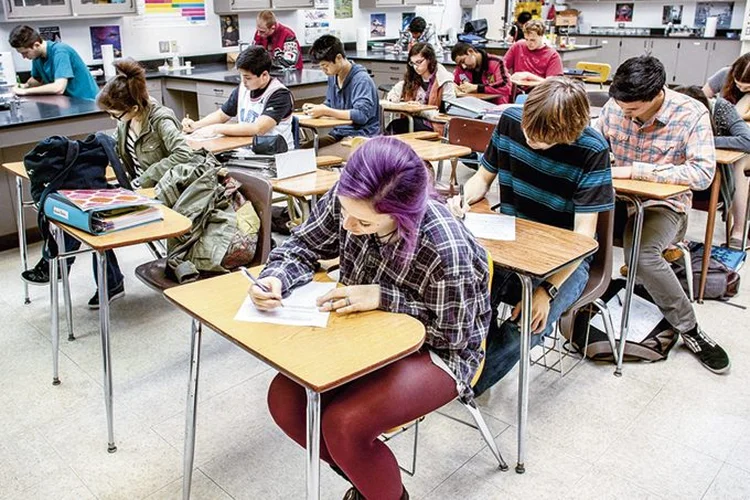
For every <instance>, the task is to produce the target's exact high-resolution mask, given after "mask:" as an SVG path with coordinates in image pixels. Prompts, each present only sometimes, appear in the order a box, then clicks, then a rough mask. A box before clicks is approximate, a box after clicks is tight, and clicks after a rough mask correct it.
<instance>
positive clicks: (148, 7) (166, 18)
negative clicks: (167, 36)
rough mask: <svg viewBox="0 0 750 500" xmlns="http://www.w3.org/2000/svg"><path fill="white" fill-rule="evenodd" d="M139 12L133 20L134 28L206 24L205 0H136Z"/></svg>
mask: <svg viewBox="0 0 750 500" xmlns="http://www.w3.org/2000/svg"><path fill="white" fill-rule="evenodd" d="M135 2H136V4H135V5H136V12H137V13H138V15H137V16H135V17H134V18H133V19H132V21H131V26H133V27H134V28H157V29H161V28H166V27H171V26H174V27H186V26H206V25H207V24H208V22H207V21H206V3H205V0H190V3H185V2H181V1H180V0H135Z"/></svg>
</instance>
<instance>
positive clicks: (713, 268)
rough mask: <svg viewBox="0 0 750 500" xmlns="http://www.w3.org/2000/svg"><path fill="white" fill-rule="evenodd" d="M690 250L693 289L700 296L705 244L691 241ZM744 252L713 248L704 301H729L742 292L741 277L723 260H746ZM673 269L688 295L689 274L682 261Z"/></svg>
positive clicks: (673, 265) (675, 264) (674, 265)
mask: <svg viewBox="0 0 750 500" xmlns="http://www.w3.org/2000/svg"><path fill="white" fill-rule="evenodd" d="M688 248H689V249H690V261H691V264H692V267H693V289H694V293H695V294H696V296H697V294H698V286H699V284H700V279H701V268H702V267H703V243H698V242H695V241H691V242H690V243H689V244H688ZM744 254H745V253H744V252H742V251H741V250H733V249H728V248H716V247H712V248H711V258H710V259H709V261H708V273H707V275H706V289H705V291H704V293H703V298H704V299H716V300H724V301H726V300H729V299H730V298H732V297H734V296H735V295H737V293H738V292H739V291H740V275H739V274H737V272H735V271H734V270H733V269H731V268H730V267H729V266H727V265H726V264H724V262H722V260H726V261H733V260H735V261H736V260H737V259H736V257H737V256H738V255H739V256H740V259H743V258H744ZM672 269H673V270H674V273H675V274H676V275H677V279H679V280H680V284H681V285H682V288H683V289H684V290H685V292H686V293H687V290H688V286H687V273H686V272H685V266H684V265H683V263H682V259H679V260H677V262H674V263H673V264H672Z"/></svg>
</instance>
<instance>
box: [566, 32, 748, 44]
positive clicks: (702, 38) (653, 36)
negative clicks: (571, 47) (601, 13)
mask: <svg viewBox="0 0 750 500" xmlns="http://www.w3.org/2000/svg"><path fill="white" fill-rule="evenodd" d="M570 36H571V37H584V36H590V37H592V38H666V39H669V40H729V41H734V42H739V41H740V39H739V38H727V37H725V36H713V37H702V36H665V35H594V34H591V33H589V34H586V35H582V34H580V33H578V34H572V33H571V35H570Z"/></svg>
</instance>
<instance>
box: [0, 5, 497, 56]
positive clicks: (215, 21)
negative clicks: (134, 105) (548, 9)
mask: <svg viewBox="0 0 750 500" xmlns="http://www.w3.org/2000/svg"><path fill="white" fill-rule="evenodd" d="M439 1H442V5H435V6H416V7H398V8H389V9H377V10H372V9H360V8H359V2H358V0H353V17H352V18H351V19H333V0H330V7H329V17H330V19H331V29H332V30H336V31H338V33H339V36H340V37H341V38H342V39H343V40H344V41H346V42H353V41H355V40H356V32H357V27H358V26H368V25H369V23H370V14H371V13H377V12H384V13H385V14H386V37H397V36H398V33H399V29H400V26H401V13H402V12H416V14H417V15H419V16H422V17H424V18H425V19H427V20H428V22H432V23H434V24H435V25H436V26H437V28H438V30H439V32H440V33H445V31H446V30H447V29H448V28H449V27H451V26H453V27H455V28H456V29H457V30H459V32H460V29H459V24H460V19H461V7H460V4H459V0H439ZM504 6H505V0H495V3H494V4H492V5H481V6H477V7H474V15H473V16H472V17H473V18H477V17H486V18H487V20H488V22H489V35H488V36H490V37H491V38H492V37H495V38H497V37H499V36H500V33H501V29H502V21H501V17H502V15H503V11H504ZM255 16H256V14H255V13H244V14H240V17H239V20H240V38H241V40H243V41H244V40H247V41H251V40H252V37H253V34H254V33H255ZM206 17H207V24H206V25H202V26H201V25H198V26H184V27H163V28H160V29H159V30H158V34H156V33H154V31H155V30H154V27H153V26H151V27H140V26H138V25H137V24H138V23H137V22H134V18H133V17H119V18H99V19H89V20H60V21H37V22H33V23H30V24H32V25H33V26H36V27H40V26H59V27H60V34H61V36H62V39H63V41H64V42H65V43H68V44H70V45H71V46H73V48H75V49H76V50H77V51H78V52H79V54H81V57H82V58H83V60H84V61H85V62H86V63H87V64H92V63H96V62H100V61H95V60H94V59H93V58H92V51H91V41H90V36H89V26H102V25H118V26H120V33H121V37H122V46H123V47H122V48H123V54H124V55H125V56H130V57H133V58H135V59H154V58H158V57H159V56H160V54H159V40H177V42H178V46H179V49H180V53H181V54H183V55H188V56H189V55H199V54H211V53H219V52H227V51H230V49H224V48H222V47H221V43H220V40H219V37H220V29H219V16H218V15H216V14H214V12H213V0H206ZM277 17H278V19H279V21H280V22H281V23H283V24H286V25H288V26H291V27H292V28H293V29H294V30H295V31H296V33H297V36H298V38H299V39H300V40H301V41H302V40H303V30H304V15H303V12H302V11H301V10H300V11H279V12H278V13H277ZM14 26H15V24H14V23H0V51H7V50H11V48H10V46H9V45H8V35H9V34H10V31H11V30H12V29H13V27H14ZM231 50H236V49H231ZM14 63H15V65H16V70H18V71H26V70H29V69H30V68H31V63H30V62H29V61H25V60H23V59H22V58H21V57H20V55H18V54H17V53H15V51H14Z"/></svg>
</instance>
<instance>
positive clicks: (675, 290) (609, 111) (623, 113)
mask: <svg viewBox="0 0 750 500" xmlns="http://www.w3.org/2000/svg"><path fill="white" fill-rule="evenodd" d="M665 82H666V73H665V71H664V66H663V65H662V63H661V62H660V61H659V60H658V59H656V58H655V57H651V56H640V57H634V58H631V59H628V60H627V61H625V62H624V63H623V64H622V65H620V67H619V68H617V72H616V73H615V76H614V78H613V80H612V85H611V86H610V88H609V95H610V97H611V99H610V100H609V102H607V104H606V105H605V106H604V108H603V109H602V112H601V114H600V116H599V120H598V124H597V125H598V128H599V130H600V131H601V132H602V134H603V135H604V137H605V138H606V139H607V141H609V144H610V148H611V150H612V153H613V154H614V157H615V164H614V166H613V167H612V175H613V177H615V178H623V179H638V180H644V181H651V182H663V183H668V184H679V185H683V186H690V188H691V189H695V190H704V189H707V188H708V187H709V186H710V185H711V181H712V180H713V177H714V171H715V169H716V158H715V150H714V139H713V131H712V127H711V120H710V118H709V115H708V110H707V109H706V108H705V106H702V105H701V104H700V103H699V102H697V101H695V100H693V99H691V98H689V97H687V96H684V95H682V94H678V93H676V92H673V91H672V90H669V89H668V88H666V87H665V86H664V85H665ZM644 207H645V213H644V220H643V233H642V240H641V251H640V258H639V260H638V281H639V282H640V283H642V284H643V286H644V287H646V290H647V291H648V293H649V294H650V295H651V297H652V298H653V299H654V302H655V303H656V305H657V306H659V309H661V312H662V313H663V314H664V317H665V318H666V319H667V321H669V323H670V324H671V325H672V327H673V328H674V329H675V331H677V332H678V333H679V334H680V335H681V336H682V339H683V340H684V341H685V344H686V345H687V347H688V348H689V349H690V350H691V351H692V352H693V353H694V354H695V355H696V357H697V358H698V359H699V360H700V361H701V363H703V366H705V367H706V368H708V369H709V370H711V371H712V372H714V373H724V372H727V371H729V367H730V363H729V357H728V356H727V353H726V352H725V351H724V349H722V348H721V347H720V346H719V345H718V344H716V342H714V341H713V340H711V339H710V338H709V337H708V335H706V334H705V333H704V332H703V331H702V330H701V329H700V327H699V326H698V322H697V319H696V317H695V311H694V310H693V306H692V304H690V301H689V300H688V298H687V296H686V295H685V292H684V291H683V290H682V286H681V285H680V282H679V281H678V279H677V277H676V276H675V274H674V272H673V271H672V268H671V267H670V266H669V264H668V263H667V261H666V260H665V259H664V257H663V256H662V252H663V251H664V250H665V249H666V248H667V247H669V246H670V245H672V244H673V243H675V242H677V241H679V240H681V239H682V238H683V237H684V236H685V231H686V230H687V224H688V210H689V209H690V207H691V193H690V192H688V193H685V194H682V195H679V196H675V197H674V198H670V199H668V200H665V201H648V202H645V203H644ZM632 235H633V218H632V217H630V218H629V220H628V224H627V226H626V229H625V237H624V240H625V241H624V248H625V253H626V255H625V257H626V259H628V258H629V252H630V249H631V248H632Z"/></svg>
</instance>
